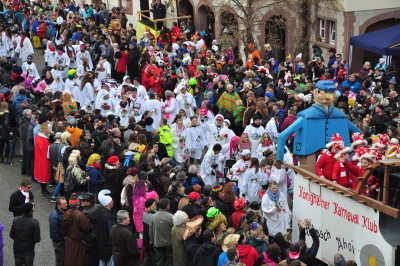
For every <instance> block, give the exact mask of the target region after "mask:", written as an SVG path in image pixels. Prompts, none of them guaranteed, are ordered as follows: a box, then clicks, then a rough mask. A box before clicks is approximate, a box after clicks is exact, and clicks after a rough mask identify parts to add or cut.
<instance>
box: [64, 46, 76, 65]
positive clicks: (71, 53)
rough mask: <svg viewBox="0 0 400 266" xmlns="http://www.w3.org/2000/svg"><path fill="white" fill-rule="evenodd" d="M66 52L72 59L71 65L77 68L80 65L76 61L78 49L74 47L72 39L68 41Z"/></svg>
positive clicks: (65, 47)
mask: <svg viewBox="0 0 400 266" xmlns="http://www.w3.org/2000/svg"><path fill="white" fill-rule="evenodd" d="M64 53H65V54H66V55H67V56H68V58H69V60H70V64H69V67H70V68H73V69H76V68H77V67H78V65H77V63H76V51H75V49H74V47H73V46H72V40H68V43H67V45H66V46H64Z"/></svg>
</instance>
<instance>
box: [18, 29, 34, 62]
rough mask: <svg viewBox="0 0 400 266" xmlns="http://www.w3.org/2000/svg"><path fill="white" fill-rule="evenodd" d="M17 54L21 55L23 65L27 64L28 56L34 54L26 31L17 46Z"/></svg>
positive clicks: (22, 33)
mask: <svg viewBox="0 0 400 266" xmlns="http://www.w3.org/2000/svg"><path fill="white" fill-rule="evenodd" d="M15 53H17V54H19V58H20V59H21V62H22V63H24V62H26V60H27V58H28V56H29V55H32V54H33V53H34V51H33V46H32V43H31V40H30V39H29V38H28V36H27V33H26V32H25V31H22V32H21V41H20V42H19V43H18V44H17V48H15Z"/></svg>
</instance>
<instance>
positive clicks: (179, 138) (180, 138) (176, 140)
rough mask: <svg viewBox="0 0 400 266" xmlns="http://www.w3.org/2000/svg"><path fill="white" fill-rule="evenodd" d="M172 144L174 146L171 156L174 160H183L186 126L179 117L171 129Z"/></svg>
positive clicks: (185, 145) (180, 161)
mask: <svg viewBox="0 0 400 266" xmlns="http://www.w3.org/2000/svg"><path fill="white" fill-rule="evenodd" d="M171 134H172V146H173V148H174V153H173V154H174V155H173V158H174V160H175V161H176V162H178V163H182V162H184V157H186V156H185V154H186V149H187V143H186V139H187V128H186V127H185V125H184V124H183V121H182V119H181V118H179V119H177V120H176V126H175V127H174V128H173V129H172V132H171Z"/></svg>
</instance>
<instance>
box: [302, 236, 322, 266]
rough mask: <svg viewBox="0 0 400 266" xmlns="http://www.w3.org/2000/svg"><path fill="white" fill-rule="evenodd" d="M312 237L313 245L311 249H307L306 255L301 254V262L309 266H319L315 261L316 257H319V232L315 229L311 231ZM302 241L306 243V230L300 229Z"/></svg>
mask: <svg viewBox="0 0 400 266" xmlns="http://www.w3.org/2000/svg"><path fill="white" fill-rule="evenodd" d="M309 232H310V235H311V238H312V240H313V243H312V245H311V248H309V249H307V250H306V251H305V252H304V253H301V254H300V257H299V260H300V261H301V262H304V263H305V264H307V265H308V266H316V265H318V264H317V263H316V261H315V256H317V253H318V248H319V238H318V235H317V231H315V229H314V228H311V229H310V231H309ZM299 239H300V240H304V241H306V230H305V229H300V236H299Z"/></svg>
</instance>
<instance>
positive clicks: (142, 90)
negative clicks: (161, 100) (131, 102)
mask: <svg viewBox="0 0 400 266" xmlns="http://www.w3.org/2000/svg"><path fill="white" fill-rule="evenodd" d="M134 87H136V89H137V97H139V98H141V99H142V100H143V102H145V101H147V100H148V99H149V96H148V95H147V91H146V88H145V87H144V86H142V85H140V84H139V85H138V86H134Z"/></svg>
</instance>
